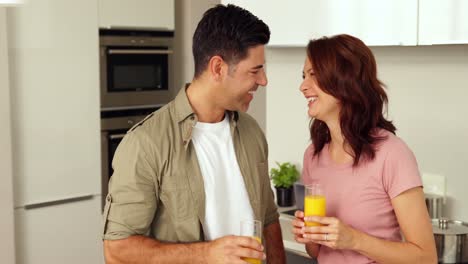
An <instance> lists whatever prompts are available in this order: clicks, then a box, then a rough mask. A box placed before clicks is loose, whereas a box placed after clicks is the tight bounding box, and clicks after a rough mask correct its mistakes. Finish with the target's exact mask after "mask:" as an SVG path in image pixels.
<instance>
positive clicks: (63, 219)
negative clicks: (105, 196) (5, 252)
mask: <svg viewBox="0 0 468 264" xmlns="http://www.w3.org/2000/svg"><path fill="white" fill-rule="evenodd" d="M100 213H101V198H100V196H95V197H93V198H92V199H89V200H83V201H78V202H71V203H66V204H60V205H51V206H46V207H41V208H34V209H17V210H15V219H16V222H15V234H16V241H15V242H16V249H17V255H16V260H17V263H18V264H44V263H47V264H63V263H67V264H83V263H86V264H101V263H104V257H103V249H102V240H101V231H102V228H101V227H102V220H101V214H100Z"/></svg>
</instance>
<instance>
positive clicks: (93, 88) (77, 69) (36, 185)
mask: <svg viewBox="0 0 468 264" xmlns="http://www.w3.org/2000/svg"><path fill="white" fill-rule="evenodd" d="M7 30H8V32H7V33H8V48H9V54H8V55H9V62H10V64H9V67H10V69H9V73H10V81H11V82H10V86H11V110H12V113H11V114H12V118H11V120H12V148H13V171H14V179H13V181H14V187H15V190H14V195H15V206H16V207H19V206H25V205H28V204H34V203H41V202H48V201H53V200H58V199H64V198H70V197H74V196H83V195H89V194H98V193H100V192H101V187H100V182H101V181H100V178H101V171H100V169H101V162H100V138H99V135H100V123H99V117H100V116H99V57H98V49H99V41H98V36H99V33H98V26H97V6H96V1H95V0H80V1H76V0H34V1H24V4H23V5H19V6H18V7H14V8H10V9H8V10H7Z"/></svg>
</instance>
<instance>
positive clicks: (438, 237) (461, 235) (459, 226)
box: [432, 218, 468, 263]
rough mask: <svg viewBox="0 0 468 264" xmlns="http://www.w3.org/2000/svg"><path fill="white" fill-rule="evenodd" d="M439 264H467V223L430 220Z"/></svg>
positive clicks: (441, 219) (443, 219)
mask: <svg viewBox="0 0 468 264" xmlns="http://www.w3.org/2000/svg"><path fill="white" fill-rule="evenodd" d="M432 229H433V231H434V238H435V241H436V247H437V257H438V259H439V260H438V262H439V263H468V223H464V222H462V221H453V220H448V219H445V218H440V219H432Z"/></svg>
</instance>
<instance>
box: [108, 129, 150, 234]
mask: <svg viewBox="0 0 468 264" xmlns="http://www.w3.org/2000/svg"><path fill="white" fill-rule="evenodd" d="M144 136H145V135H142V134H137V133H135V132H132V133H129V134H127V135H126V136H125V138H124V139H123V140H122V142H121V143H120V145H119V147H118V148H117V151H116V153H115V156H114V160H113V162H112V166H113V168H114V174H113V175H112V177H111V181H110V184H109V194H108V195H107V197H106V206H105V208H104V215H103V218H104V219H103V220H104V222H103V239H106V240H115V239H123V238H127V237H129V236H131V235H145V234H146V233H147V232H148V230H149V227H150V225H151V223H152V221H153V217H154V214H155V212H156V196H157V191H156V189H155V184H154V179H155V168H154V166H155V165H154V157H152V156H151V151H149V146H150V143H149V140H145V137H144Z"/></svg>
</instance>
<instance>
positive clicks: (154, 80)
mask: <svg viewBox="0 0 468 264" xmlns="http://www.w3.org/2000/svg"><path fill="white" fill-rule="evenodd" d="M99 46H100V47H99V51H100V56H99V60H100V87H101V88H100V90H101V92H100V95H101V110H103V111H106V110H118V109H131V108H141V107H155V106H161V105H164V104H166V103H168V102H169V101H170V100H172V98H173V96H175V94H176V92H175V91H174V81H173V78H174V75H173V63H174V58H173V48H174V32H173V31H146V30H115V29H100V30H99Z"/></svg>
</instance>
